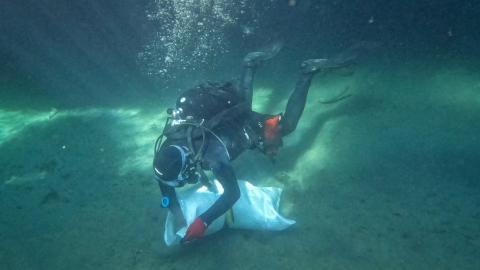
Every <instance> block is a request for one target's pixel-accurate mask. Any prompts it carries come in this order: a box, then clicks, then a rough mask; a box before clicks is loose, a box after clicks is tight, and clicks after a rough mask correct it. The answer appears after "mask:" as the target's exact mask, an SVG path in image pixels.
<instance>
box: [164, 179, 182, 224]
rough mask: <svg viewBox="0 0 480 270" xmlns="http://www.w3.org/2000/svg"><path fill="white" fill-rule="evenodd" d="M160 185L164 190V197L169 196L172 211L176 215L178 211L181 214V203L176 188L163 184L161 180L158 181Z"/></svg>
mask: <svg viewBox="0 0 480 270" xmlns="http://www.w3.org/2000/svg"><path fill="white" fill-rule="evenodd" d="M158 186H159V187H160V191H161V192H162V195H163V197H167V198H168V206H167V207H168V209H169V210H170V211H172V213H173V214H174V215H177V214H178V213H180V214H181V213H182V209H181V208H180V204H179V203H178V200H177V193H176V192H175V188H174V187H171V186H167V185H165V184H162V183H161V182H160V181H159V182H158ZM182 216H183V214H182Z"/></svg>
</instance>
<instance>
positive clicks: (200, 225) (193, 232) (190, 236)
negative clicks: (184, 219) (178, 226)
mask: <svg viewBox="0 0 480 270" xmlns="http://www.w3.org/2000/svg"><path fill="white" fill-rule="evenodd" d="M206 229H207V224H205V222H203V221H202V220H201V219H200V217H197V218H196V219H195V220H194V221H193V222H192V224H190V226H189V227H188V229H187V233H186V234H185V237H184V238H183V239H182V240H180V243H181V244H184V243H188V242H191V241H193V240H195V239H198V238H200V237H202V236H203V234H204V233H205V230H206Z"/></svg>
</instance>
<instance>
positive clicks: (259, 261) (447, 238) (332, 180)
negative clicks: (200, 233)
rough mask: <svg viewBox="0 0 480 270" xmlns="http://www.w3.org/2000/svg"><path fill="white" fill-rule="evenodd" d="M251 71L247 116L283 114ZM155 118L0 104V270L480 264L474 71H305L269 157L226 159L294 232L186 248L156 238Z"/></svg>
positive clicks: (382, 66) (279, 94)
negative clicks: (297, 106)
mask: <svg viewBox="0 0 480 270" xmlns="http://www.w3.org/2000/svg"><path fill="white" fill-rule="evenodd" d="M447 63H448V62H447ZM262 74H263V75H262V76H263V77H262V78H259V79H258V80H257V83H256V93H255V108H256V109H258V110H259V111H262V112H265V113H277V112H281V111H283V110H284V108H285V104H286V101H287V98H288V96H289V94H290V92H291V90H292V87H293V84H294V81H293V80H290V81H285V82H284V83H283V82H282V81H281V80H282V78H281V77H280V78H279V77H275V76H271V77H267V78H265V75H264V73H262ZM285 80H287V79H285ZM281 85H284V86H283V88H284V89H282V87H281ZM270 87H272V88H270ZM273 88H275V89H273ZM346 88H348V92H347V93H348V94H351V96H350V97H349V98H347V99H345V100H343V101H341V102H338V103H335V104H328V105H325V104H321V103H319V101H325V100H328V99H330V98H332V97H335V96H336V95H338V94H339V93H341V92H342V91H344V90H345V89H346ZM164 110H165V108H157V109H155V110H153V109H150V110H144V109H141V108H136V109H135V108H116V109H102V108H96V109H84V110H81V109H78V110H69V111H60V112H59V113H58V114H57V115H55V116H54V117H53V118H52V119H50V120H48V119H47V118H48V113H49V112H48V111H29V110H20V109H19V110H17V111H14V110H8V111H6V110H2V109H1V108H0V123H1V126H0V151H1V156H0V164H1V168H2V170H1V172H0V208H1V215H0V269H50V270H51V269H70V270H74V269H162V270H163V269H165V270H168V269H480V259H479V258H480V238H479V234H480V233H479V232H480V203H479V196H478V194H479V192H480V178H479V172H480V166H478V164H480V155H479V153H480V136H478V134H480V125H479V124H478V123H480V74H479V72H478V71H472V70H470V69H468V68H466V67H462V66H461V65H458V64H457V65H456V64H446V63H445V62H439V63H436V62H435V63H433V62H425V61H423V62H422V61H420V60H418V61H416V62H404V63H401V64H398V63H396V64H391V63H387V62H386V61H377V62H375V61H370V62H368V63H364V64H363V65H360V66H358V67H357V70H356V72H355V74H354V75H352V76H348V77H342V76H339V75H335V74H329V75H326V76H324V77H320V76H318V77H317V78H316V79H315V81H314V83H313V85H312V87H311V90H310V94H309V99H308V102H307V106H306V109H305V113H304V116H303V117H302V119H301V121H300V124H299V126H298V128H297V130H296V131H295V133H293V134H291V135H290V136H288V137H286V138H285V139H284V143H285V145H284V147H283V148H282V149H281V151H280V155H279V157H278V158H277V159H276V161H275V162H272V161H271V160H269V159H268V158H266V157H264V156H262V155H261V154H259V153H258V152H255V151H250V152H246V153H244V155H243V156H241V157H240V158H239V159H238V160H236V161H235V162H234V165H235V168H236V173H237V176H238V178H239V179H243V180H248V181H250V182H251V183H252V184H254V185H257V186H277V187H281V188H283V189H284V193H283V198H282V205H281V212H282V214H283V215H284V216H286V217H287V218H289V219H293V220H296V221H297V224H295V225H294V226H292V227H290V228H289V229H287V230H285V231H282V232H264V231H245V230H233V229H228V228H225V229H223V230H222V231H220V232H219V233H216V234H214V235H212V236H209V237H206V238H204V239H203V240H202V241H198V242H196V243H193V244H190V245H188V246H184V247H180V246H175V247H167V246H166V245H165V243H164V241H163V226H164V223H165V218H166V211H165V210H164V209H161V208H160V207H159V204H160V199H161V195H160V191H159V190H158V187H157V185H156V183H155V181H154V180H153V177H152V172H151V167H150V166H151V161H152V155H153V144H154V140H155V139H156V137H157V136H158V134H159V133H160V132H161V130H162V127H163V124H164V121H165V115H164V113H163V112H164Z"/></svg>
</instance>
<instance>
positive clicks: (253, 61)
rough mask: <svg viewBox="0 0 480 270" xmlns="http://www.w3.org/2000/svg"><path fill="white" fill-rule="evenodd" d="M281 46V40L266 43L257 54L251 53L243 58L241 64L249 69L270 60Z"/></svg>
mask: <svg viewBox="0 0 480 270" xmlns="http://www.w3.org/2000/svg"><path fill="white" fill-rule="evenodd" d="M282 46H283V40H281V39H276V40H273V41H270V42H268V43H267V44H266V45H264V46H263V47H262V48H261V49H260V50H259V51H258V52H251V53H249V54H247V55H246V56H245V58H244V59H243V63H244V64H245V65H247V66H249V67H251V66H257V65H258V64H260V62H261V61H264V60H267V59H270V58H272V57H274V56H275V55H277V53H278V52H279V51H280V49H281V48H282Z"/></svg>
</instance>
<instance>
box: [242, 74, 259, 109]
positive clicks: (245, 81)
mask: <svg viewBox="0 0 480 270" xmlns="http://www.w3.org/2000/svg"><path fill="white" fill-rule="evenodd" d="M245 66H246V67H245V71H244V72H243V75H242V78H241V81H240V93H239V96H240V97H241V99H242V100H244V101H245V102H246V103H247V106H248V108H249V109H250V110H252V100H253V78H254V76H255V71H256V70H257V66H258V65H252V66H248V65H245Z"/></svg>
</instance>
